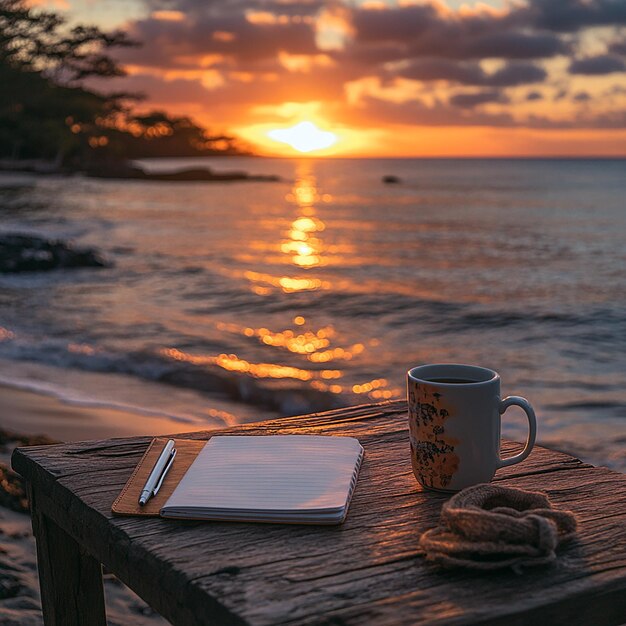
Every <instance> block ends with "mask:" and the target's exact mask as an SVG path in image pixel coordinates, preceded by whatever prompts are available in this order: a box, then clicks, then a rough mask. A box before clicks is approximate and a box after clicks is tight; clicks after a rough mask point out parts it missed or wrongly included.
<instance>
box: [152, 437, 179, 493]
mask: <svg viewBox="0 0 626 626" xmlns="http://www.w3.org/2000/svg"><path fill="white" fill-rule="evenodd" d="M175 456H176V448H174V449H173V450H172V454H171V456H170V460H169V461H168V462H167V465H166V466H165V467H164V468H163V473H162V474H161V478H159V482H158V483H157V484H156V487H155V488H154V491H153V492H152V495H153V496H156V494H157V493H159V489H161V485H162V484H163V481H164V480H165V476H166V474H167V473H168V472H169V470H170V467H172V463H173V462H174V457H175Z"/></svg>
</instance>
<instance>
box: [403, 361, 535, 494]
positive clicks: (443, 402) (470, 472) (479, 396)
mask: <svg viewBox="0 0 626 626" xmlns="http://www.w3.org/2000/svg"><path fill="white" fill-rule="evenodd" d="M407 386H408V401H409V436H410V441H411V463H412V465H413V473H414V474H415V478H417V480H418V482H419V483H420V484H421V485H423V486H424V487H428V488H429V489H438V490H443V491H458V490H459V489H463V488H464V487H468V486H470V485H475V484H478V483H487V482H489V481H490V480H491V479H492V478H493V475H494V474H495V472H496V470H497V469H498V468H500V467H506V466H507V465H514V464H515V463H519V462H520V461H523V460H524V459H525V458H526V457H527V456H528V455H529V454H530V451H531V450H532V449H533V446H534V444H535V436H536V433H537V420H536V418H535V412H534V411H533V408H532V407H531V406H530V403H529V402H528V400H526V399H525V398H521V397H519V396H509V397H507V398H504V399H503V400H502V399H501V398H500V376H499V375H498V373H497V372H494V371H493V370H490V369H487V368H485V367H475V366H473V365H457V364H449V363H443V364H436V365H421V366H419V367H414V368H413V369H411V370H409V372H408V378H407ZM513 405H516V406H519V407H521V408H522V409H524V411H525V412H526V416H527V417H528V425H529V431H528V440H527V441H526V446H525V447H524V449H523V450H522V451H521V452H520V453H519V454H516V455H515V456H512V457H509V458H506V459H503V458H502V457H501V456H500V428H501V425H500V416H501V415H502V414H503V413H504V412H505V411H506V410H507V408H508V407H510V406H513Z"/></svg>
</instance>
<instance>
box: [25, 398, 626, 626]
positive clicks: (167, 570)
mask: <svg viewBox="0 0 626 626" xmlns="http://www.w3.org/2000/svg"><path fill="white" fill-rule="evenodd" d="M233 430H234V431H236V432H237V433H245V434H259V433H260V434H270V433H322V434H326V435H351V436H354V437H358V439H359V440H360V441H361V443H362V444H363V446H364V448H365V460H364V463H363V467H362V470H361V475H360V478H359V483H358V486H357V489H356V493H355V496H354V499H353V501H352V505H351V508H350V513H349V515H348V518H347V520H346V522H345V523H344V524H343V525H342V526H335V527H315V526H284V525H263V524H256V525H255V524H243V523H239V524H237V523H216V522H178V521H173V520H169V521H166V520H161V519H146V518H121V517H117V518H115V517H113V516H112V515H111V512H110V510H111V504H112V502H113V500H114V499H115V497H116V496H117V494H118V493H119V491H120V489H121V488H122V486H123V485H124V483H125V482H126V480H127V478H128V477H129V475H130V473H131V471H132V469H133V468H134V467H135V464H136V463H137V462H138V460H139V459H140V457H141V455H142V453H143V452H144V450H145V449H146V447H147V445H148V442H149V441H150V438H148V437H134V438H128V439H109V440H106V441H91V442H84V443H71V444H62V445H56V446H36V447H32V448H22V449H18V450H16V451H15V453H14V455H13V467H14V468H15V470H16V471H18V472H19V473H20V474H22V476H24V477H25V478H26V479H27V480H28V481H29V483H30V485H31V489H32V509H33V527H34V531H35V535H36V537H37V555H38V560H39V569H40V582H41V587H42V603H43V609H44V615H45V620H46V624H48V625H51V624H53V625H58V626H60V625H63V626H73V625H79V624H80V625H81V626H99V625H104V624H105V617H104V601H103V595H102V580H101V566H100V564H101V563H103V564H104V565H106V567H107V568H109V569H110V570H112V571H113V572H114V573H115V574H116V575H117V576H118V577H119V578H120V579H121V580H123V581H124V582H125V583H126V584H127V585H128V586H129V587H131V588H132V589H133V590H134V591H135V592H136V593H138V594H139V595H140V596H141V597H142V598H144V599H145V600H146V601H147V602H148V603H149V604H150V605H151V606H152V607H154V608H155V609H156V610H157V611H159V612H160V613H161V614H162V615H163V616H164V617H166V618H167V619H169V620H170V621H171V622H172V623H173V624H177V625H198V626H199V625H202V626H207V625H209V624H255V625H259V626H260V625H270V624H271V625H278V624H334V625H337V626H339V625H348V624H354V625H367V624H376V625H377V626H379V625H384V624H394V625H396V624H437V625H443V624H480V625H481V626H486V625H488V624H506V625H507V626H515V625H520V626H521V625H528V624H532V623H536V624H538V625H554V624H567V625H568V626H571V625H574V624H581V625H582V624H584V625H585V626H602V625H605V624H621V623H625V622H626V476H625V475H622V474H618V473H616V472H612V471H609V470H608V469H605V468H596V467H592V466H590V465H587V464H585V463H582V462H581V461H579V460H577V459H574V458H572V457H570V456H568V455H566V454H562V453H559V452H554V451H551V450H547V449H545V448H535V450H534V451H533V453H532V454H531V456H530V458H529V459H528V460H527V461H525V462H524V463H522V464H520V465H516V466H514V467H511V468H507V469H503V470H501V471H500V472H499V473H498V476H497V478H496V480H497V481H498V482H499V483H500V484H504V485H511V486H515V487H523V488H527V489H542V490H544V491H546V492H548V494H549V495H550V497H551V498H552V500H553V501H554V503H555V504H556V505H558V506H561V507H564V508H568V509H572V510H574V511H575V512H576V513H577V514H578V515H579V518H580V539H579V541H577V542H576V543H574V544H571V545H570V546H569V547H566V548H564V549H563V550H562V551H561V553H560V558H559V559H558V563H557V564H556V565H555V566H552V567H548V568H546V569H539V570H536V571H528V572H527V573H524V574H523V575H516V574H515V573H513V572H499V573H495V574H494V573H492V574H476V573H471V572H465V571H443V572H442V571H439V570H438V569H436V568H435V567H434V566H432V565H430V564H428V563H426V562H425V561H424V560H423V559H422V558H421V557H420V556H419V555H418V554H417V552H418V550H417V548H418V538H419V535H420V533H421V532H422V531H424V530H426V529H427V528H429V527H431V526H433V525H434V524H435V523H436V521H437V518H438V514H439V509H440V507H441V504H442V503H443V502H444V501H445V499H446V496H445V495H440V494H436V493H431V492H424V491H422V490H421V489H420V487H418V485H417V483H416V482H415V480H414V478H413V476H412V473H411V468H410V463H409V459H408V437H407V428H406V405H405V404H404V403H403V402H391V403H384V404H378V405H366V406H358V407H352V408H348V409H341V410H337V411H332V412H329V413H324V414H318V415H307V416H304V417H298V418H285V419H279V420H273V421H268V422H261V423H256V424H249V425H244V426H241V427H238V428H236V429H229V431H228V432H232V431H233ZM222 432H224V431H222ZM211 434H213V433H212V432H210V433H195V434H185V435H180V436H181V437H188V438H194V439H198V438H200V439H201V438H207V436H209V435H211ZM516 447H517V446H516V444H505V445H504V449H505V452H512V451H513V450H514V449H515V448H516Z"/></svg>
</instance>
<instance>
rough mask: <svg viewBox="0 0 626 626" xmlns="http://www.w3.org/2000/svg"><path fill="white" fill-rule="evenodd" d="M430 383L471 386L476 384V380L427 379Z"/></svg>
mask: <svg viewBox="0 0 626 626" xmlns="http://www.w3.org/2000/svg"><path fill="white" fill-rule="evenodd" d="M426 380H427V381H428V382H429V383H445V384H446V385H469V384H470V383H475V382H476V381H475V380H469V379H468V378H427V379H426Z"/></svg>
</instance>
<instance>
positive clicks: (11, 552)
mask: <svg viewBox="0 0 626 626" xmlns="http://www.w3.org/2000/svg"><path fill="white" fill-rule="evenodd" d="M0 407H2V409H1V414H0V427H1V428H2V429H3V430H4V431H6V432H4V433H1V434H2V435H3V436H2V438H1V439H0V486H1V487H2V489H3V493H2V494H1V495H2V501H3V502H4V503H5V504H7V505H8V506H10V507H12V508H17V509H19V508H21V507H20V504H19V497H18V496H16V495H15V490H16V489H19V483H18V482H16V481H17V479H16V478H15V476H14V475H13V474H12V472H10V471H9V470H8V468H9V467H10V457H11V453H12V451H13V449H14V448H15V447H16V446H17V445H25V444H26V445H28V444H35V443H40V441H39V440H38V438H39V437H40V436H42V437H43V438H49V439H50V440H79V439H97V438H104V437H124V436H130V435H140V434H143V435H145V434H148V433H150V434H155V435H156V434H164V433H175V432H182V431H185V430H197V429H198V426H197V424H185V423H181V422H178V421H175V420H168V419H166V418H162V417H150V416H146V415H141V414H138V413H131V412H129V411H120V410H114V409H107V408H98V407H94V408H92V407H81V406H72V405H68V404H64V403H63V402H61V401H60V400H58V399H56V398H54V397H51V396H45V395H40V394H36V393H32V392H29V391H23V390H20V389H14V388H11V387H7V386H0ZM7 433H9V434H7ZM10 433H15V436H11V435H10ZM104 587H105V594H106V602H107V619H108V623H109V624H110V625H111V626H148V625H154V626H157V625H161V624H167V623H168V622H166V620H164V619H163V618H161V617H160V616H159V615H158V614H156V613H154V612H153V611H152V609H150V607H148V606H147V605H146V604H145V603H144V602H143V601H142V600H141V599H140V598H138V597H137V596H136V595H135V594H134V593H133V592H132V591H130V590H129V589H128V588H127V587H126V586H125V585H123V584H122V583H121V582H120V581H119V580H117V579H116V578H115V577H114V576H112V575H111V574H106V573H105V576H104ZM0 624H3V625H4V626H40V625H41V624H43V619H42V616H41V609H40V603H39V583H38V579H37V560H36V554H35V540H34V538H33V535H32V530H31V523H30V517H29V515H28V514H27V513H26V512H24V511H16V510H12V509H11V508H8V507H7V506H0Z"/></svg>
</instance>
